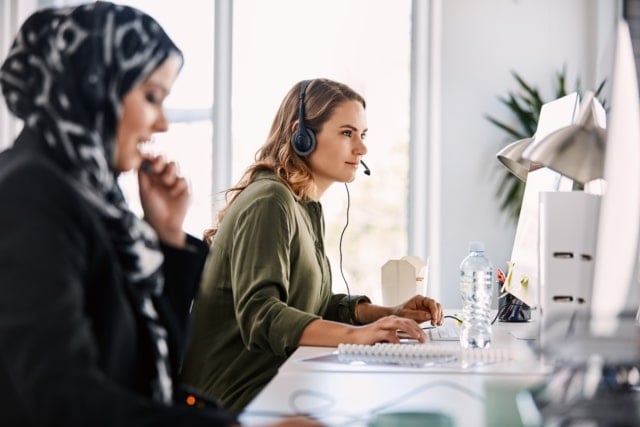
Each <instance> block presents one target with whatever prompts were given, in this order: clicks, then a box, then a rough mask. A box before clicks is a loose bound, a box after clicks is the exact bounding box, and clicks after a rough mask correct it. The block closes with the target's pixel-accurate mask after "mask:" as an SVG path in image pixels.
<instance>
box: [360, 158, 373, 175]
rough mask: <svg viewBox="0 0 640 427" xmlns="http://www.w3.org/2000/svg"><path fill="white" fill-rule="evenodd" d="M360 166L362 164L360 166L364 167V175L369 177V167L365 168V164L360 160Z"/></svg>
mask: <svg viewBox="0 0 640 427" xmlns="http://www.w3.org/2000/svg"><path fill="white" fill-rule="evenodd" d="M360 164H362V166H364V174H365V175H367V176H370V175H371V169H369V166H367V165H366V164H365V162H363V161H362V160H360Z"/></svg>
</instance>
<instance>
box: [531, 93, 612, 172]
mask: <svg viewBox="0 0 640 427" xmlns="http://www.w3.org/2000/svg"><path fill="white" fill-rule="evenodd" d="M596 102H597V101H596V100H595V98H592V97H591V98H589V99H588V100H587V103H586V108H585V109H584V110H583V112H582V114H581V115H580V117H579V118H578V120H577V121H576V123H575V124H573V125H570V126H567V127H564V128H562V129H558V130H557V131H555V132H552V133H550V134H549V135H547V136H546V137H545V138H544V139H543V140H542V141H540V142H539V143H537V144H535V146H532V147H531V148H530V149H528V150H526V151H525V152H524V153H523V156H524V157H526V158H528V159H529V160H530V161H532V162H536V163H541V164H542V165H544V166H546V167H548V168H550V169H553V170H555V171H556V172H559V173H560V174H562V175H564V176H566V177H569V178H571V179H573V180H574V181H576V182H579V183H581V184H586V183H587V182H589V181H593V180H594V179H597V178H602V176H603V172H604V150H605V143H606V137H607V132H606V130H605V129H604V128H602V127H601V126H599V125H598V124H597V119H596V118H597V110H596V108H597V107H596Z"/></svg>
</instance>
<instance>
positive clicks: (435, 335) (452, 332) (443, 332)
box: [426, 324, 462, 341]
mask: <svg viewBox="0 0 640 427" xmlns="http://www.w3.org/2000/svg"><path fill="white" fill-rule="evenodd" d="M461 331H462V327H460V326H457V325H450V324H449V325H442V326H438V327H437V328H431V329H428V330H427V331H426V332H427V334H429V338H431V341H458V340H459V339H460V333H461Z"/></svg>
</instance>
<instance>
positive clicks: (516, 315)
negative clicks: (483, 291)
mask: <svg viewBox="0 0 640 427" xmlns="http://www.w3.org/2000/svg"><path fill="white" fill-rule="evenodd" d="M498 320H499V321H501V322H528V321H530V320H531V307H529V306H528V305H527V304H525V303H524V302H523V301H522V300H520V299H518V298H516V297H514V296H513V295H511V294H510V293H506V294H505V295H504V296H502V297H501V298H499V299H498Z"/></svg>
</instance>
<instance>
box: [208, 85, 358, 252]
mask: <svg viewBox="0 0 640 427" xmlns="http://www.w3.org/2000/svg"><path fill="white" fill-rule="evenodd" d="M303 83H304V81H300V82H298V83H296V84H295V85H294V86H293V87H292V88H291V89H290V90H289V92H288V93H287V95H286V96H285V97H284V99H283V100H282V103H281V104H280V108H278V112H277V113H276V116H275V118H274V120H273V124H272V125H271V130H270V131H269V136H268V137H267V141H266V142H265V143H264V145H263V146H262V147H260V149H259V150H258V151H257V152H256V156H255V162H254V163H253V164H251V165H250V166H249V167H248V168H247V170H246V171H245V172H244V174H243V175H242V178H240V181H238V183H237V184H236V185H235V186H233V187H231V188H229V189H228V190H226V191H225V201H226V203H227V204H226V206H225V207H224V208H223V209H221V210H220V212H218V217H217V223H216V225H215V226H214V227H212V228H209V229H207V230H205V232H204V239H205V241H206V242H207V243H208V244H211V242H212V241H213V237H214V236H215V234H216V232H217V230H218V226H219V225H220V223H222V219H223V218H224V216H225V214H226V213H227V211H228V209H229V207H230V206H231V205H232V204H233V202H234V201H235V200H236V198H237V197H238V195H239V194H240V193H241V192H242V191H243V190H244V189H245V188H247V187H248V186H249V184H251V183H252V182H253V181H254V179H255V176H256V174H257V173H258V172H260V171H263V170H267V171H271V172H273V173H274V174H275V175H276V176H277V177H278V178H280V179H281V180H282V182H283V183H284V184H285V185H286V186H287V187H288V188H289V189H290V190H291V192H292V193H293V194H294V195H295V197H296V198H297V199H299V200H307V199H309V195H310V194H311V193H312V191H313V189H314V182H313V175H312V174H311V170H310V169H309V166H308V165H307V162H306V159H305V158H303V157H300V156H299V155H298V154H296V153H295V152H294V150H293V147H292V146H291V138H292V136H293V131H294V128H295V127H294V125H296V124H297V123H298V107H299V97H300V86H301V85H302V84H303ZM345 101H356V102H359V103H361V104H362V107H363V108H366V103H365V100H364V98H363V97H362V96H361V95H360V94H358V93H357V92H356V91H354V90H353V89H351V88H350V87H349V86H347V85H345V84H343V83H339V82H336V81H333V80H329V79H322V78H321V79H314V80H312V81H311V82H310V83H309V85H308V86H307V89H306V91H305V105H304V108H305V118H304V123H305V126H306V127H307V129H310V130H311V131H313V132H314V133H315V134H316V135H317V134H318V133H320V131H321V130H322V126H323V125H324V123H326V122H327V121H328V120H329V118H330V117H331V115H332V114H333V111H334V110H335V108H336V107H338V106H339V105H340V104H342V103H343V102H345Z"/></svg>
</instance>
